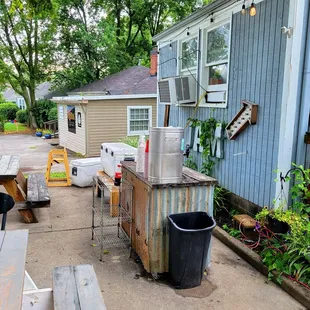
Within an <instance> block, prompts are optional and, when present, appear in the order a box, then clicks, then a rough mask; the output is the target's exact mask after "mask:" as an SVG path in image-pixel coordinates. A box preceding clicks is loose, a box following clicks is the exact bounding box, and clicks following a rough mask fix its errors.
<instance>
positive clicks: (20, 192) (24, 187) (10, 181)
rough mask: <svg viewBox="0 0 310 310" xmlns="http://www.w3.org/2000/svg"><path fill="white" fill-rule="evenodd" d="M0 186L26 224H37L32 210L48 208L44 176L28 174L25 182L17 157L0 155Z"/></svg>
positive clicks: (48, 197)
mask: <svg viewBox="0 0 310 310" xmlns="http://www.w3.org/2000/svg"><path fill="white" fill-rule="evenodd" d="M0 185H3V186H4V187H5V189H6V191H7V192H8V194H9V195H11V196H12V197H13V199H14V200H15V202H17V203H18V206H17V207H18V211H19V213H20V214H21V216H22V217H23V219H24V221H25V222H26V223H37V222H38V220H37V218H36V216H35V215H34V213H33V210H32V208H42V207H49V206H50V196H49V193H48V188H47V185H46V182H45V177H44V174H43V173H35V174H29V175H28V180H26V178H25V177H24V175H23V173H22V172H21V171H20V169H19V156H18V155H2V156H1V155H0Z"/></svg>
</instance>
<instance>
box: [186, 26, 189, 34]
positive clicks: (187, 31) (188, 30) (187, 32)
mask: <svg viewBox="0 0 310 310" xmlns="http://www.w3.org/2000/svg"><path fill="white" fill-rule="evenodd" d="M186 34H187V35H188V36H189V27H187V33H186Z"/></svg>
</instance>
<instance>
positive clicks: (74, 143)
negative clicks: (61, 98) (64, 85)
mask: <svg viewBox="0 0 310 310" xmlns="http://www.w3.org/2000/svg"><path fill="white" fill-rule="evenodd" d="M59 106H63V110H64V116H63V119H61V118H60V116H59V115H58V132H59V144H60V145H61V146H63V147H65V148H67V149H69V150H71V151H74V152H77V153H81V154H83V155H84V154H86V139H85V137H86V135H85V124H86V119H85V114H84V112H83V110H82V108H81V107H80V106H79V105H75V119H76V133H72V132H69V130H68V117H67V105H65V104H57V110H58V114H59ZM86 108H87V107H86V106H84V110H86ZM78 112H81V116H82V127H78V124H77V113H78Z"/></svg>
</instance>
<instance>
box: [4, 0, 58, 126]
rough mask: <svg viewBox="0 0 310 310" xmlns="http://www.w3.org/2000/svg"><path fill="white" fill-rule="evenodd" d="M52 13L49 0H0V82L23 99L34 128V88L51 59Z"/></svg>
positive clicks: (51, 4)
mask: <svg viewBox="0 0 310 310" xmlns="http://www.w3.org/2000/svg"><path fill="white" fill-rule="evenodd" d="M53 12H54V4H53V2H52V0H44V1H40V0H11V1H6V0H0V26H1V27H0V84H2V85H6V86H7V85H8V84H10V86H11V87H12V88H13V89H14V90H15V92H16V93H18V94H20V95H21V96H22V97H23V98H24V99H25V102H26V105H27V108H28V111H29V121H30V125H31V126H32V127H34V128H35V127H36V126H37V124H36V121H35V118H34V116H33V113H32V108H33V107H34V105H35V89H36V86H37V83H38V82H40V81H42V80H43V79H44V78H45V76H46V75H47V73H48V70H47V68H48V64H50V63H51V62H52V60H53V49H52V46H53V45H52V44H51V43H52V42H53V39H54V33H55V24H54V22H53V18H52V16H53Z"/></svg>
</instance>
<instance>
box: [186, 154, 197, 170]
mask: <svg viewBox="0 0 310 310" xmlns="http://www.w3.org/2000/svg"><path fill="white" fill-rule="evenodd" d="M184 166H185V167H188V168H190V169H193V170H198V167H197V164H196V162H195V161H194V159H193V157H192V156H189V157H188V158H187V159H186V160H185V163H184Z"/></svg>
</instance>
